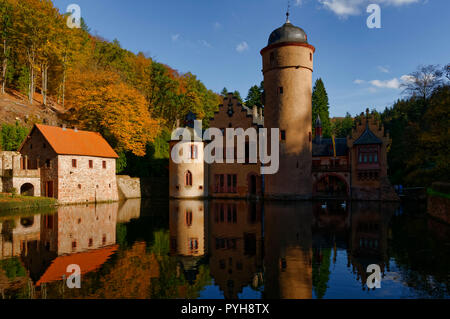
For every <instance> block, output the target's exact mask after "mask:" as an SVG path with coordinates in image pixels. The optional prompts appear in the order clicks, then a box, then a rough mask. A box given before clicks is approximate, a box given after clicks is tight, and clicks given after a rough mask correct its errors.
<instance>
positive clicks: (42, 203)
mask: <svg viewBox="0 0 450 319" xmlns="http://www.w3.org/2000/svg"><path fill="white" fill-rule="evenodd" d="M56 203H57V202H56V199H54V198H48V197H31V196H20V195H4V194H0V216H2V215H4V214H5V212H7V211H10V210H16V209H21V210H22V209H27V210H28V209H40V208H45V207H52V206H55V205H56Z"/></svg>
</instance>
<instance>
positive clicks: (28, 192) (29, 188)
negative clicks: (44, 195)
mask: <svg viewBox="0 0 450 319" xmlns="http://www.w3.org/2000/svg"><path fill="white" fill-rule="evenodd" d="M20 195H24V196H34V186H33V184H31V183H25V184H23V185H22V186H20Z"/></svg>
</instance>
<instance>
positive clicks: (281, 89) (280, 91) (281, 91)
mask: <svg viewBox="0 0 450 319" xmlns="http://www.w3.org/2000/svg"><path fill="white" fill-rule="evenodd" d="M277 93H278V94H283V87H282V86H280V87H278V92H277Z"/></svg>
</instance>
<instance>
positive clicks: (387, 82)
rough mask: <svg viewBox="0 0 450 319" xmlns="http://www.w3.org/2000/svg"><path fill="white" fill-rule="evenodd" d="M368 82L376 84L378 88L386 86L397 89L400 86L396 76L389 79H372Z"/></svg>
mask: <svg viewBox="0 0 450 319" xmlns="http://www.w3.org/2000/svg"><path fill="white" fill-rule="evenodd" d="M370 84H372V85H373V86H376V87H378V88H386V89H398V88H400V81H399V80H398V79H397V78H393V79H391V80H384V81H381V80H373V81H370Z"/></svg>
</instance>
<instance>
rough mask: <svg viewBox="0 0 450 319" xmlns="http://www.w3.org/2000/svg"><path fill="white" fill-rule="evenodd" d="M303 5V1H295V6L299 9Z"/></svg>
mask: <svg viewBox="0 0 450 319" xmlns="http://www.w3.org/2000/svg"><path fill="white" fill-rule="evenodd" d="M302 4H303V0H295V6H297V7H300V6H301V5H302Z"/></svg>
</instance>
